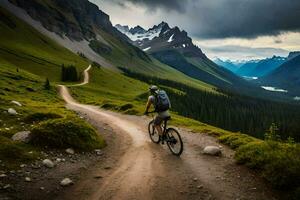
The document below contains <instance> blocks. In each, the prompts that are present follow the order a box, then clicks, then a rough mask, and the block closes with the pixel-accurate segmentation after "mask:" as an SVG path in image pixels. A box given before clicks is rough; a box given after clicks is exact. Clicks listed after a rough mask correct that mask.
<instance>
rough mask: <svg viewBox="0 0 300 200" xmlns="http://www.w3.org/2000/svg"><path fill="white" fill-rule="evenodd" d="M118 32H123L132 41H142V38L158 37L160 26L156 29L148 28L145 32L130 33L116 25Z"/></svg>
mask: <svg viewBox="0 0 300 200" xmlns="http://www.w3.org/2000/svg"><path fill="white" fill-rule="evenodd" d="M116 28H117V29H118V30H119V31H120V32H122V33H123V34H125V35H126V36H127V37H129V38H130V39H131V40H132V41H142V40H152V39H153V38H155V37H159V34H160V33H161V27H160V28H157V29H150V30H148V31H147V32H145V33H136V34H132V33H130V32H129V31H125V30H124V29H122V28H118V27H116Z"/></svg>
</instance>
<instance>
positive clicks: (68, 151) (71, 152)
mask: <svg viewBox="0 0 300 200" xmlns="http://www.w3.org/2000/svg"><path fill="white" fill-rule="evenodd" d="M66 153H68V154H72V155H73V154H74V153H75V151H74V150H73V149H72V148H68V149H66Z"/></svg>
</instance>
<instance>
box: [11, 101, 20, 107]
mask: <svg viewBox="0 0 300 200" xmlns="http://www.w3.org/2000/svg"><path fill="white" fill-rule="evenodd" d="M11 102H12V103H13V104H15V105H17V106H20V107H21V106H22V104H21V103H20V102H18V101H11Z"/></svg>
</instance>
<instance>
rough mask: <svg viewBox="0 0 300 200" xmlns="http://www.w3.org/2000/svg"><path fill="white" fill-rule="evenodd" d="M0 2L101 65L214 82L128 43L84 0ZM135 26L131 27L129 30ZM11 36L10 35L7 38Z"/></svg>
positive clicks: (201, 84)
mask: <svg viewBox="0 0 300 200" xmlns="http://www.w3.org/2000/svg"><path fill="white" fill-rule="evenodd" d="M0 6H2V7H3V8H5V9H7V10H9V11H10V12H11V13H13V14H14V15H16V16H17V17H19V18H20V19H22V20H24V21H25V22H27V23H28V24H29V25H31V26H32V27H33V28H34V29H36V30H38V31H39V32H40V33H42V34H43V35H45V36H47V37H49V38H51V39H52V40H54V41H55V42H57V43H59V44H61V45H62V46H64V47H65V48H67V49H69V50H71V51H72V52H74V53H76V54H80V55H82V56H83V57H86V58H87V59H89V60H91V61H94V62H97V63H99V64H100V65H101V66H103V67H105V68H109V69H113V70H115V71H119V69H118V68H127V69H130V70H131V71H134V72H137V73H144V74H151V75H153V76H158V77H160V78H169V79H170V80H174V81H178V82H184V83H186V82H188V83H189V84H191V85H193V86H194V87H196V88H200V89H204V90H209V91H212V90H213V88H214V86H212V85H209V84H207V83H204V82H202V81H200V80H195V79H192V78H190V77H188V76H187V75H185V74H183V73H181V72H179V71H177V70H176V69H174V68H172V67H170V66H168V65H165V64H163V63H161V62H159V61H158V60H156V59H155V58H153V57H151V56H149V55H147V54H146V53H145V52H144V51H142V50H140V49H139V48H137V47H136V46H134V45H132V44H131V43H130V41H131V40H130V39H129V38H128V37H127V36H126V35H124V34H122V33H121V32H119V31H118V30H117V29H116V28H114V27H113V26H112V24H111V22H110V19H109V16H108V15H107V14H105V13H104V12H102V11H101V10H100V9H99V8H98V6H96V5H94V4H92V3H90V2H89V1H88V0H43V1H39V0H26V1H24V0H9V1H8V0H3V1H0ZM140 31H141V29H140V28H139V27H136V28H134V29H132V30H131V32H132V33H133V34H137V33H139V32H140ZM8 40H11V38H8Z"/></svg>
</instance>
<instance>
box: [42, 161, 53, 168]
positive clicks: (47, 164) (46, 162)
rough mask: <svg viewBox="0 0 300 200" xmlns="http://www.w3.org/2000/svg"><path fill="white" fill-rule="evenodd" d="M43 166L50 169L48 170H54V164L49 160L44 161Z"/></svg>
mask: <svg viewBox="0 0 300 200" xmlns="http://www.w3.org/2000/svg"><path fill="white" fill-rule="evenodd" d="M43 165H44V166H46V167H48V168H53V167H54V163H53V162H52V161H51V160H49V159H45V160H43Z"/></svg>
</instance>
